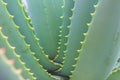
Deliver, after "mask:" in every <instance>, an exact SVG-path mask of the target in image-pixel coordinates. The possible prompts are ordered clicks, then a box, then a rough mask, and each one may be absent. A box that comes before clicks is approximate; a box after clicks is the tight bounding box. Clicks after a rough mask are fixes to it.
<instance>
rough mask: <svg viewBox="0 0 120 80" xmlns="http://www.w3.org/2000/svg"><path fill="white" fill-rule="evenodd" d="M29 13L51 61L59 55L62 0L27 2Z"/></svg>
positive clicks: (28, 0) (41, 43)
mask: <svg viewBox="0 0 120 80" xmlns="http://www.w3.org/2000/svg"><path fill="white" fill-rule="evenodd" d="M27 3H28V13H29V15H30V17H31V20H32V24H33V26H34V28H35V33H36V36H37V37H38V38H39V39H40V41H39V43H40V45H41V46H42V47H43V49H44V51H45V53H46V54H48V55H49V58H50V59H53V58H54V57H55V56H56V54H57V47H58V43H57V42H58V39H59V37H58V35H59V25H60V24H61V19H60V16H61V15H62V9H61V7H59V6H60V5H61V6H62V4H63V1H62V0H38V1H34V0H27Z"/></svg>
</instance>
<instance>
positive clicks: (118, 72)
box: [107, 68, 120, 80]
mask: <svg viewBox="0 0 120 80" xmlns="http://www.w3.org/2000/svg"><path fill="white" fill-rule="evenodd" d="M107 80H120V68H117V69H115V70H113V71H112V73H111V74H110V75H109V77H108V78H107Z"/></svg>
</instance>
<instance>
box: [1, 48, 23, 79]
mask: <svg viewBox="0 0 120 80" xmlns="http://www.w3.org/2000/svg"><path fill="white" fill-rule="evenodd" d="M0 80H25V79H23V77H22V76H21V74H20V73H19V71H18V70H17V69H15V68H14V66H13V60H8V59H7V58H6V56H5V51H4V49H3V48H1V49H0Z"/></svg>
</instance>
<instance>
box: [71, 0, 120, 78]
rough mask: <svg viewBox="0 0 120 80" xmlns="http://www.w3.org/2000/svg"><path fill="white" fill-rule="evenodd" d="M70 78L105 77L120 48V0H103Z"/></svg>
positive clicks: (99, 4) (94, 15)
mask: <svg viewBox="0 0 120 80" xmlns="http://www.w3.org/2000/svg"><path fill="white" fill-rule="evenodd" d="M95 7H97V8H96V11H95V13H93V14H92V16H93V19H92V21H91V23H90V24H89V27H90V28H89V30H88V32H87V37H86V38H85V40H84V45H83V46H82V49H81V52H80V56H79V60H78V62H77V64H76V69H75V71H74V72H73V75H72V76H71V79H70V80H78V79H79V80H105V79H106V78H107V76H108V74H109V73H110V72H111V70H112V68H113V66H114V64H115V62H116V61H117V57H118V55H119V54H118V53H119V49H120V0H114V1H113V0H100V1H99V3H98V4H97V5H96V6H95Z"/></svg>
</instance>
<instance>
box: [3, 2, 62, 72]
mask: <svg viewBox="0 0 120 80" xmlns="http://www.w3.org/2000/svg"><path fill="white" fill-rule="evenodd" d="M4 1H5V2H6V3H7V9H8V11H9V12H10V13H11V14H12V15H14V21H15V23H16V25H18V26H20V28H19V30H20V32H21V33H22V35H24V36H25V41H26V42H27V43H28V44H30V49H31V50H32V51H33V52H35V56H36V57H37V58H38V59H39V62H40V64H41V65H43V67H44V68H45V69H47V70H49V71H52V70H56V69H58V68H59V67H60V65H59V64H57V63H53V61H51V60H49V59H48V58H47V57H46V56H45V53H44V51H43V50H42V49H41V46H40V45H39V42H38V41H37V39H36V37H35V34H34V32H33V30H32V29H31V28H33V27H31V26H30V22H29V21H28V20H27V19H28V17H27V16H26V15H27V14H26V12H25V11H24V6H21V5H23V4H22V3H21V2H20V0H14V1H10V0H4Z"/></svg>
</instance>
